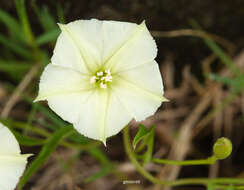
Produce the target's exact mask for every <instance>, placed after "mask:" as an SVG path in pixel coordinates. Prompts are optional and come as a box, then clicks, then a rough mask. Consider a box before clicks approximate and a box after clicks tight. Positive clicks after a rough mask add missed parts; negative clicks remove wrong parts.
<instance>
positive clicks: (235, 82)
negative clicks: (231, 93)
mask: <svg viewBox="0 0 244 190" xmlns="http://www.w3.org/2000/svg"><path fill="white" fill-rule="evenodd" d="M209 78H210V79H212V80H216V81H218V82H221V83H223V84H225V85H228V86H231V87H234V88H235V89H239V90H242V89H243V88H244V75H243V76H237V77H235V78H228V77H222V76H220V75H217V74H214V73H210V74H209Z"/></svg>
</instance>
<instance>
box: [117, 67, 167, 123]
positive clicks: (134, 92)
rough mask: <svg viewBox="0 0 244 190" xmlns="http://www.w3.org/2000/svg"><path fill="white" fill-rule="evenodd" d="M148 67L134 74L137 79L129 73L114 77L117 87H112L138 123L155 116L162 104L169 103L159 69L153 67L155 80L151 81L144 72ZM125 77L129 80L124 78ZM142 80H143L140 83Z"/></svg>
mask: <svg viewBox="0 0 244 190" xmlns="http://www.w3.org/2000/svg"><path fill="white" fill-rule="evenodd" d="M154 64H156V63H154ZM152 65H153V64H152ZM147 67H150V66H145V68H140V69H141V71H140V70H138V73H136V71H135V72H134V74H135V77H136V75H137V78H134V77H133V73H129V72H127V75H126V74H124V75H120V76H119V75H116V77H114V80H115V81H114V82H115V85H113V86H112V89H113V91H114V93H116V94H117V96H118V97H119V99H120V101H121V102H122V104H123V105H124V107H125V108H126V109H127V110H128V111H129V112H130V114H131V116H132V117H133V118H135V119H136V120H137V121H142V120H144V119H146V118H147V117H149V116H151V115H153V114H154V113H155V112H156V111H157V109H158V107H159V106H160V105H161V103H162V102H164V101H167V99H166V98H164V97H163V86H162V81H161V80H160V79H159V78H158V76H157V74H158V71H157V67H156V66H155V65H153V66H151V68H150V69H151V71H153V72H152V73H150V74H151V76H153V77H152V78H154V79H150V75H149V74H148V73H146V72H144V71H145V70H144V69H146V68H147ZM140 72H141V73H140ZM140 75H141V76H140ZM125 76H127V77H128V78H124V77H125ZM138 77H139V78H138ZM132 79H135V80H132ZM140 79H143V80H142V81H140ZM143 82H145V83H143ZM153 82H154V83H153ZM150 85H151V87H150ZM153 86H157V87H153Z"/></svg>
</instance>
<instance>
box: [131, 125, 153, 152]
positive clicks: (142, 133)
mask: <svg viewBox="0 0 244 190" xmlns="http://www.w3.org/2000/svg"><path fill="white" fill-rule="evenodd" d="M149 133H150V130H148V129H147V128H146V127H145V126H144V125H140V126H139V130H138V132H137V134H136V136H135V137H134V139H133V148H134V149H135V148H136V145H137V144H138V143H139V142H140V141H141V140H142V139H143V138H145V137H146V136H147V135H148V134H149Z"/></svg>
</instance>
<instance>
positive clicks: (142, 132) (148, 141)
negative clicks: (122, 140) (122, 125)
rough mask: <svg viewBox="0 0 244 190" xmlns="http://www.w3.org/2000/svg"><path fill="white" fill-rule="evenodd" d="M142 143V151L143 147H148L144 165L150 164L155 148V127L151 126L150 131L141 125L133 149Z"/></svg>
mask: <svg viewBox="0 0 244 190" xmlns="http://www.w3.org/2000/svg"><path fill="white" fill-rule="evenodd" d="M140 141H142V143H141V145H142V146H141V147H139V148H140V150H142V149H143V147H145V146H147V150H146V152H145V153H144V154H143V155H142V159H143V165H145V164H146V163H148V162H150V161H151V159H152V153H153V147H154V126H151V128H150V129H147V128H146V127H145V126H144V125H140V127H139V130H138V132H137V134H136V136H135V138H134V140H133V147H134V149H135V148H136V145H137V144H138V143H139V142H140Z"/></svg>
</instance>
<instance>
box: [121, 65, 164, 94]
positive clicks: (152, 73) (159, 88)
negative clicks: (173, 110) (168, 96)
mask: <svg viewBox="0 0 244 190" xmlns="http://www.w3.org/2000/svg"><path fill="white" fill-rule="evenodd" d="M118 75H119V76H120V77H122V78H124V79H126V80H127V81H130V82H131V83H133V84H135V85H136V86H138V87H140V88H143V89H145V90H147V91H150V92H152V93H154V94H156V95H158V96H159V97H162V96H163V94H164V87H163V81H162V78H161V74H160V70H159V67H158V64H157V62H156V61H151V62H148V63H146V64H143V65H140V66H138V67H136V68H132V69H128V70H125V71H123V72H119V73H118Z"/></svg>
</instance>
